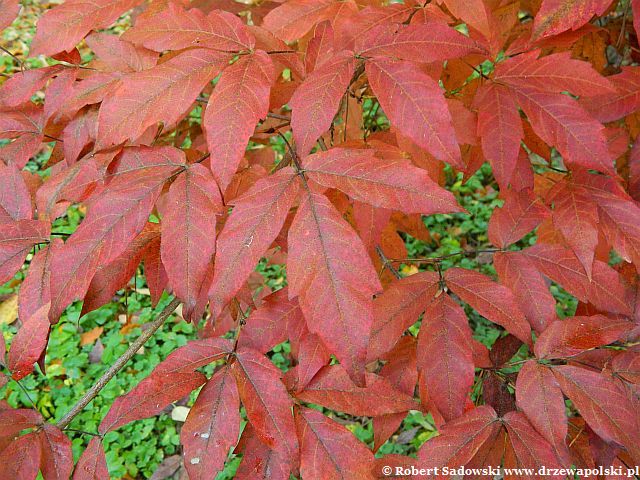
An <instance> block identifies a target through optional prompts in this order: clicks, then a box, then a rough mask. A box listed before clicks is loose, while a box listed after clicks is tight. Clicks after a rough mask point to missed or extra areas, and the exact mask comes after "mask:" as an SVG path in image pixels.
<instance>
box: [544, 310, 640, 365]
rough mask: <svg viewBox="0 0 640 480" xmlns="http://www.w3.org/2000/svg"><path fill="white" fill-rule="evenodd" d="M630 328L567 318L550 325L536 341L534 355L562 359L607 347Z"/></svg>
mask: <svg viewBox="0 0 640 480" xmlns="http://www.w3.org/2000/svg"><path fill="white" fill-rule="evenodd" d="M633 328H634V324H633V323H631V322H628V321H626V320H617V319H613V318H608V317H605V316H604V315H594V316H592V317H571V318H567V319H564V320H558V321H555V322H553V323H552V324H551V325H549V327H547V329H546V330H545V331H544V332H542V335H540V337H538V341H537V342H536V345H535V352H536V356H537V357H538V358H564V357H571V356H573V355H577V354H579V353H582V352H584V351H585V350H590V349H592V348H596V347H601V346H603V345H608V344H609V343H613V342H615V341H616V340H620V339H621V338H622V337H623V336H624V334H625V333H627V332H629V331H631V330H632V329H633Z"/></svg>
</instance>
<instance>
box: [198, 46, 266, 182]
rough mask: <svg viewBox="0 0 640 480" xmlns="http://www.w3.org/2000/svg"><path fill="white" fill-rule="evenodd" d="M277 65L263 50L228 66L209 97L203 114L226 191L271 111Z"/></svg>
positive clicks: (214, 161)
mask: <svg viewBox="0 0 640 480" xmlns="http://www.w3.org/2000/svg"><path fill="white" fill-rule="evenodd" d="M273 81H274V67H273V63H272V62H271V59H270V58H269V56H268V55H267V54H266V53H265V52H262V51H257V52H255V53H254V54H253V55H245V56H242V57H240V59H239V60H238V61H237V62H236V63H234V64H233V65H231V66H230V67H228V68H227V69H226V70H225V71H224V72H223V73H222V76H221V77H220V80H219V81H218V83H217V85H216V88H215V90H214V91H213V93H212V94H211V97H209V102H208V103H207V108H206V110H205V113H204V118H203V128H204V131H205V135H206V137H207V146H208V148H209V153H210V154H211V159H212V160H211V170H212V172H213V176H214V177H215V179H216V181H217V182H218V185H219V186H220V189H221V190H222V191H224V190H225V189H226V188H227V186H228V185H229V182H230V181H231V177H232V176H233V174H234V173H235V172H236V170H237V169H238V165H239V164H240V160H241V159H242V156H243V154H244V151H245V148H246V146H247V142H248V141H249V138H250V137H251V135H252V134H253V131H254V129H255V127H256V124H257V123H258V121H259V120H263V119H264V118H265V117H266V115H267V112H268V111H269V92H270V90H271V84H272V83H273Z"/></svg>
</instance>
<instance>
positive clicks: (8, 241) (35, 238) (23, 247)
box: [0, 220, 50, 284]
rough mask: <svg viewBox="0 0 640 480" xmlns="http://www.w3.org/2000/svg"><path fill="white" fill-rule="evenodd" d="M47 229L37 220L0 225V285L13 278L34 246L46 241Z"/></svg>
mask: <svg viewBox="0 0 640 480" xmlns="http://www.w3.org/2000/svg"><path fill="white" fill-rule="evenodd" d="M49 228H50V227H49V225H48V224H47V223H45V222H41V221H38V220H18V221H17V222H10V223H0V284H3V283H6V282H8V281H9V280H11V278H13V275H14V274H15V273H16V272H17V271H18V269H19V268H20V267H21V266H22V264H23V262H24V259H25V257H26V256H27V253H28V252H29V250H31V248H32V247H33V246H34V245H35V244H37V243H45V242H47V241H48V237H49Z"/></svg>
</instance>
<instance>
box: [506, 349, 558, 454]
mask: <svg viewBox="0 0 640 480" xmlns="http://www.w3.org/2000/svg"><path fill="white" fill-rule="evenodd" d="M516 402H517V405H518V408H520V409H521V410H522V411H523V412H524V413H525V414H526V416H527V418H528V419H529V421H530V422H531V424H532V425H533V426H534V427H535V428H536V430H537V431H538V432H539V433H540V434H541V435H542V436H543V437H544V438H545V439H546V440H547V441H548V442H549V443H550V444H551V445H552V447H553V448H554V450H555V452H556V454H557V455H558V457H559V458H562V459H567V458H568V453H569V452H568V450H567V446H566V443H565V438H566V437H567V414H566V412H565V405H564V397H563V396H562V391H561V390H560V385H559V384H558V382H557V381H556V379H555V377H554V376H553V373H551V370H550V369H549V368H548V367H545V366H543V365H540V364H539V363H537V362H536V361H535V360H529V361H528V362H526V363H525V364H524V365H523V366H522V369H521V370H520V372H519V373H518V379H517V383H516Z"/></svg>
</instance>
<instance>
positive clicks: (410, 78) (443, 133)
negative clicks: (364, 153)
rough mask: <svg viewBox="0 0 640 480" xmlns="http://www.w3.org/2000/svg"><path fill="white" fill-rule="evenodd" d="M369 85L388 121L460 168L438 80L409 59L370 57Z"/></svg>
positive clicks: (456, 145)
mask: <svg viewBox="0 0 640 480" xmlns="http://www.w3.org/2000/svg"><path fill="white" fill-rule="evenodd" d="M366 71H367V75H368V77H369V82H371V88H372V89H373V91H374V92H375V93H376V94H377V95H378V101H379V102H380V105H381V106H382V109H383V110H384V112H385V113H386V114H387V116H388V117H389V120H391V122H392V123H393V124H394V125H395V126H396V127H397V128H398V129H399V130H400V131H401V132H402V133H403V134H404V135H406V136H407V137H409V138H410V139H411V140H413V141H414V142H415V143H416V144H417V145H418V146H420V147H422V148H424V149H426V150H427V151H428V152H429V153H431V154H432V155H433V156H434V157H436V158H437V159H438V160H442V161H446V162H448V163H450V164H451V165H453V166H455V167H458V168H463V165H462V161H461V156H460V148H459V147H458V144H457V141H456V134H455V131H454V130H453V124H452V119H451V114H450V113H449V109H448V107H447V103H446V102H445V100H444V96H443V95H442V90H441V88H440V86H439V85H438V83H437V82H436V81H434V80H433V79H432V78H431V77H430V76H429V75H427V74H426V73H424V72H423V71H422V70H420V69H419V68H418V67H417V66H416V65H414V64H412V63H410V62H403V61H398V60H373V61H370V62H367V66H366Z"/></svg>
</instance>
